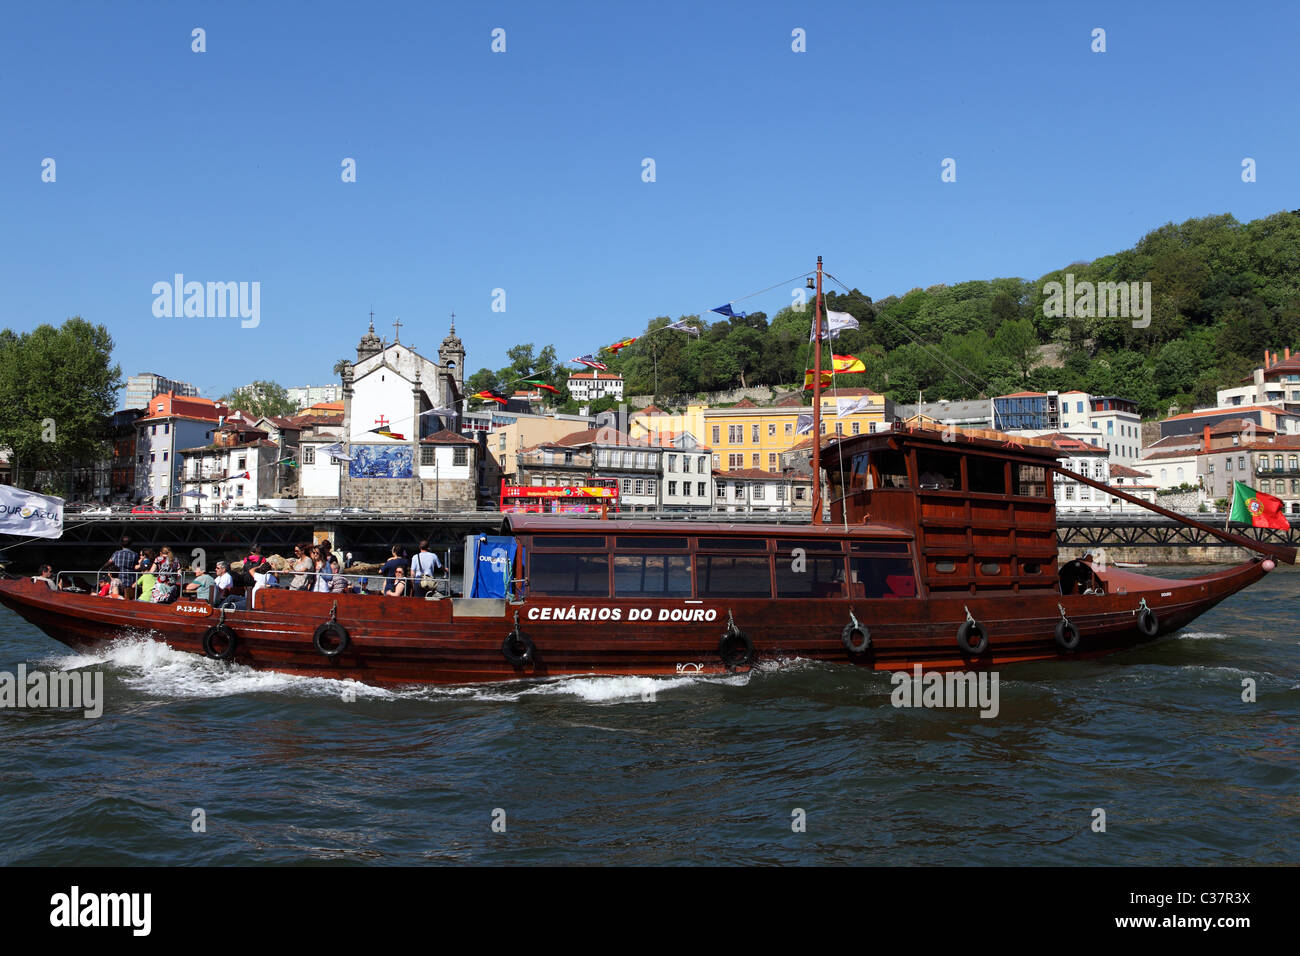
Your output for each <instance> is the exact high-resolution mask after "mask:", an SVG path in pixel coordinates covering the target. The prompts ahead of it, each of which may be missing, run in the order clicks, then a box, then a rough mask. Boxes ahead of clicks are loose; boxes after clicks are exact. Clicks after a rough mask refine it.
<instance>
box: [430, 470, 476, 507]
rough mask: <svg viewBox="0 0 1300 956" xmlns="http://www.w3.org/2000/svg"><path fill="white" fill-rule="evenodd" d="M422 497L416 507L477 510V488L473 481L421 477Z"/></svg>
mask: <svg viewBox="0 0 1300 956" xmlns="http://www.w3.org/2000/svg"><path fill="white" fill-rule="evenodd" d="M421 484H423V485H424V489H423V490H424V498H423V500H421V501H420V502H418V503H417V505H416V507H417V508H419V509H422V510H426V511H427V510H431V509H432V508H434V506H435V505H436V506H437V509H438V510H439V511H477V510H478V489H477V488H475V486H474V482H473V481H466V480H464V479H460V480H454V481H453V480H434V479H433V478H425V479H422V481H421Z"/></svg>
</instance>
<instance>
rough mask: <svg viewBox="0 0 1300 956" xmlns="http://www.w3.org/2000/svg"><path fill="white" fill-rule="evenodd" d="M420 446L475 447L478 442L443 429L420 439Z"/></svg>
mask: <svg viewBox="0 0 1300 956" xmlns="http://www.w3.org/2000/svg"><path fill="white" fill-rule="evenodd" d="M420 444H421V445H477V444H478V442H476V441H474V439H472V438H466V437H465V436H464V435H457V434H456V433H455V432H452V431H448V430H447V429H445V428H444V429H443V430H442V431H438V432H434V433H433V434H432V435H430V436H428V437H427V438H421V439H420Z"/></svg>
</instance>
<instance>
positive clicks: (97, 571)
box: [54, 567, 451, 606]
mask: <svg viewBox="0 0 1300 956" xmlns="http://www.w3.org/2000/svg"><path fill="white" fill-rule="evenodd" d="M214 570H215V569H214ZM245 570H247V569H245ZM268 571H270V572H271V573H274V574H275V575H276V579H277V581H278V582H279V583H278V584H275V585H269V586H268V585H265V584H263V585H261V586H260V587H259V586H258V585H256V584H254V585H253V586H252V587H245V588H244V593H245V594H251V593H252V592H253V591H254V590H255V589H256V590H273V591H306V592H310V593H316V594H340V593H342V594H349V593H350V594H370V595H379V594H382V593H383V592H384V591H386V590H387V589H388V584H389V583H390V582H391V581H392V580H395V578H389V577H387V576H385V575H382V574H379V573H378V572H374V573H368V574H355V573H347V572H343V571H339V572H338V573H336V574H331V575H330V577H331V579H333V578H342V579H343V580H345V581H347V582H348V589H347V590H345V591H341V592H340V591H316V589H315V583H316V579H317V577H318V576H320V575H321V574H322V573H323V572H320V571H294V570H292V569H289V568H286V569H285V570H283V571H275V570H274V569H272V568H268ZM202 573H203V572H200V571H196V570H195V569H194V568H193V567H186V568H181V569H180V570H179V571H167V572H163V574H165V575H167V576H170V577H172V578H175V581H174V582H173V583H174V584H175V585H176V586H177V587H179V589H180V594H179V596H178V599H179V598H183V597H185V596H186V595H185V585H186V584H190V583H193V582H194V580H196V579H197V578H198V577H199V575H200V574H202ZM209 573H210V574H211V576H212V577H213V578H215V577H216V574H215V573H212V572H209ZM249 573H250V574H251V573H252V572H251V571H250V572H249ZM123 574H129V575H131V576H132V579H133V580H132V583H131V585H129V587H130V588H134V586H135V583H136V582H137V581H138V580H139V578H140V576H141V575H144V574H153V572H152V571H135V570H131V571H126V572H123V571H120V570H118V569H116V568H109V569H105V568H94V569H87V570H76V569H74V570H64V571H57V572H55V575H54V583H55V587H56V588H57V589H58V590H60V591H65V592H68V593H71V594H77V593H81V594H87V593H89V594H94V593H95V592H96V591H98V589H99V588H100V587H101V586H102V585H103V582H104V580H105V579H109V578H114V577H120V576H122V575H123ZM78 576H79V577H82V578H83V579H86V578H89V579H93V580H94V582H95V586H94V589H93V590H91V591H84V590H81V589H80V588H77V587H75V586H70V585H71V584H74V583H75V578H76V577H78ZM155 576H156V575H155ZM299 576H301V577H304V578H306V579H307V584H308V586H307V587H298V588H295V587H291V586H290V582H292V581H293V579H294V578H296V577H299ZM403 579H404V580H406V581H408V582H409V583H410V589H409V590H408V592H407V594H406V595H403V596H404V597H413V596H414V593H413V592H414V590H415V588H416V587H418V586H419V580H418V579H417V578H412V577H411V576H410V575H404V578H403ZM437 580H438V583H439V587H437V588H435V589H434V590H435V592H440V593H443V594H445V595H446V596H447V597H450V596H451V571H450V569H446V573H445V574H443V575H441V576H439V577H438V578H437ZM372 583H382V586H381V587H380V589H379V590H375V589H374V588H372V587H370V585H371V584H372ZM444 584H445V585H446V586H445V588H443V587H442V586H441V585H444ZM363 585H364V586H363ZM239 587H244V586H242V585H236V588H239ZM236 596H243V595H236ZM217 606H220V605H217Z"/></svg>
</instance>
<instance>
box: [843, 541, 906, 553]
mask: <svg viewBox="0 0 1300 956" xmlns="http://www.w3.org/2000/svg"><path fill="white" fill-rule="evenodd" d="M849 551H850V552H852V553H853V554H903V555H905V554H907V544H906V542H903V541H852V542H850V543H849Z"/></svg>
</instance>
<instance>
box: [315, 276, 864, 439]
mask: <svg viewBox="0 0 1300 956" xmlns="http://www.w3.org/2000/svg"><path fill="white" fill-rule="evenodd" d="M812 274H813V273H811V272H803V273H800V274H799V275H797V276H793V277H792V278H790V279H786V280H784V281H782V282H777V283H774V284H773V285H770V286H768V287H766V288H764V289H759V290H757V291H755V292H750V293H748V294H747V295H743V296H739V297H737V298H735V299H732V300H731V301H729V302H727V303H726V304H724V305H720V306H716V307H715V308H712V309H709V310H708V311H709V312H716V313H717V314H719V315H723V316H726V317H727V318H736V319H743V318H746V317H748V316H749V314H750V313H748V312H744V311H737V309H736V308H735V306H736V303H738V302H743V301H744V300H746V299H750V298H753V297H754V296H758V295H762V294H763V293H765V292H770V291H771V290H773V289H776V288H780V287H781V286H785V285H789V284H790V283H791V282H798V281H800V280H802V279H804V278H807V277H808V276H810V275H812ZM856 328H858V320H857V319H855V318H854V317H853V316H852V315H850V314H849V313H848V312H835V311H831V310H828V311H827V312H826V313H825V318H824V319H823V320H822V323H821V333H822V336H821V337H822V338H823V339H829V340H833V339H835V338H836V337H837V336H838V335H839V334H840V333H841V332H843V331H845V330H848V329H856ZM700 331H701V329H700V326H699V325H692V324H691V323H690V321H689V320H687V319H678V320H677V321H676V322H670V323H668V324H667V325H662V326H660V327H659V328H657V329H652V330H651V331H649V332H646V333H645V334H644V335H641V336H629V337H628V338H624V339H620V340H619V341H617V342H613V343H611V344H610V345H605V346H602V347H601V348H599V349H596V350H595V352H594V353H593V352H588V353H585V354H583V355H579V356H576V357H574V358H572V359H569V361H568V362H567V363H556V364H555V365H552V366H550V367H548V368H545V369H542V368H538V369H534V370H533V371H531V372H529V373H528V374H526V375H522V376H520V377H519V378H516V379H513V380H511V381H507V382H503V383H502V384H501V385H500V386H499V387H498V388H491V389H483V390H480V391H478V392H474V393H472V394H470V395H468V396H466V399H470V398H474V399H479V400H480V401H485V402H496V403H497V404H498V405H500V406H502V407H505V406H506V404H507V403H508V402H509V401H510V397H509V396H508V395H507V394H506V391H505V390H506V389H509V388H512V387H514V386H518V385H529V386H532V387H533V388H539V389H542V390H544V391H548V392H551V393H552V394H559V391H560V390H559V389H558V388H556V387H555V386H554V385H551V384H550V383H549V382H546V381H545V380H544V379H543V378H542V376H543V375H546V374H547V373H550V372H553V371H555V370H556V369H557V368H559V367H561V366H562V365H564V364H571V365H582V366H585V367H587V368H591V369H594V370H596V371H608V369H609V365H608V363H607V362H604V361H602V359H601V357H600V356H602V355H606V354H608V355H618V354H619V352H621V351H622V350H623V349H625V348H627V347H628V346H630V345H632V344H633V343H635V342H643V341H645V340H646V339H649V338H650V337H652V336H654V335H658V334H660V333H665V332H680V333H682V334H684V335H689V336H691V337H692V338H699V335H700ZM814 338H815V336H814V333H813V332H812V330H811V329H810V330H809V335H808V341H809V342H812V341H814ZM865 370H866V366H865V365H864V364H863V363H862V361H861V360H860V359H858V358H857V357H855V356H853V355H837V354H834V353H832V367H831V368H829V369H823V370H822V384H823V386H828V385H833V382H834V376H836V375H844V374H851V373H854V372H863V371H865ZM814 377H815V372H814V370H812V369H808V370H806V372H805V374H804V388H805V389H810V388H812V382H813V378H814ZM839 401H840V402H841V403H843V402H845V401H848V400H844V399H841V400H839ZM854 401H856V402H859V403H860V401H861V400H860V399H858V400H854ZM862 408H865V406H862V407H861V408H859V409H858V410H862ZM456 413H457V411H456V410H455V409H451V408H432V409H429V410H427V411H424V412H421V413H420V417H424V416H426V415H437V416H439V417H444V418H450V417H454V416H455V415H456ZM837 414H838V415H844V414H851V412H849V411H843V410H837ZM414 420H415V417H414V416H411V417H408V418H406V419H403V420H402V421H401V422H392V423H389V425H388V426H381V427H380V428H373V429H370V431H371V432H372V433H373V434H376V435H381V436H383V437H386V438H393V439H396V440H405V434H404V433H402V432H395V431H393V430H392V428H391V426H392V425H396V424H404V423H407V422H414ZM811 427H812V426H811V416H809V422H808V425H807V428H808V430H811ZM802 433H803V432H801V434H802ZM341 451H342V447H341V445H340V447H339V449H338V452H341ZM327 453H328V454H332V455H333V457H335V458H339V459H341V460H348V459H346V458H345V457H344V456H343V455H342V454H340V453H337V452H332V451H331V452H327Z"/></svg>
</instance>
